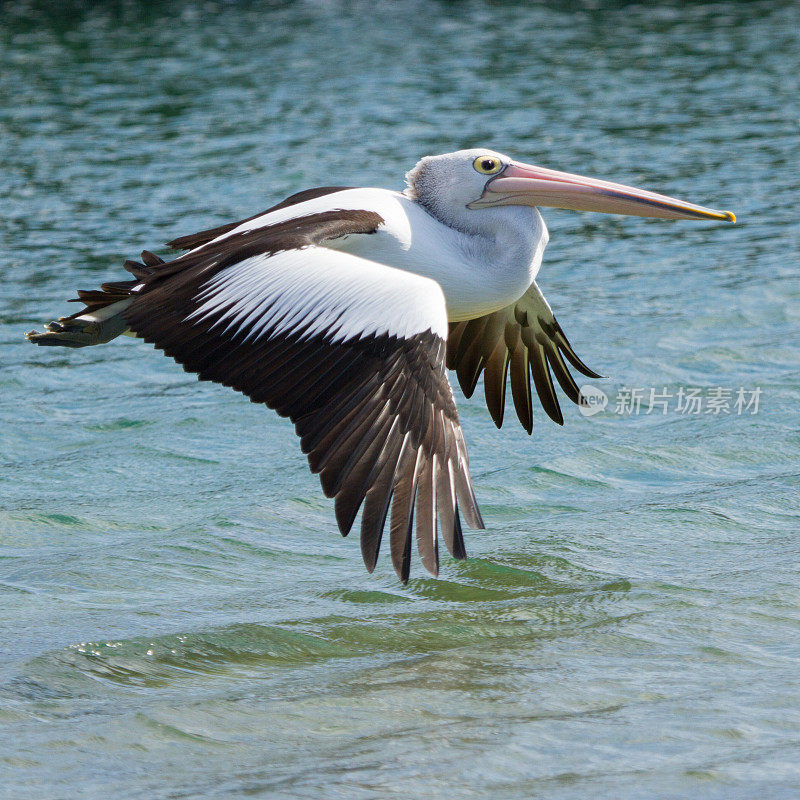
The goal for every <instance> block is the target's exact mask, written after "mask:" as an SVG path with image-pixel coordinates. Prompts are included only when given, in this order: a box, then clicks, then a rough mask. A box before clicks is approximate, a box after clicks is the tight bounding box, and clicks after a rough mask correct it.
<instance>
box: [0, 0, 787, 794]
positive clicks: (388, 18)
mask: <svg viewBox="0 0 800 800" xmlns="http://www.w3.org/2000/svg"><path fill="white" fill-rule="evenodd" d="M572 5H573V4H568V3H563V4H549V8H548V7H545V6H540V5H533V4H527V3H495V4H492V5H484V4H481V3H477V2H475V3H432V2H431V3H423V2H420V3H411V2H398V3H392V4H388V3H387V4H382V5H379V6H377V7H375V8H373V6H372V4H364V5H358V4H339V3H336V2H320V3H300V4H295V5H282V4H277V3H275V4H255V3H253V4H252V5H243V4H236V3H214V2H211V3H203V4H197V5H192V4H188V3H181V4H166V3H165V4H163V5H157V4H147V5H145V4H142V6H141V7H140V6H138V5H136V4H132V3H131V4H116V3H114V4H111V3H109V4H104V3H101V4H90V3H86V4H84V5H78V4H76V5H75V9H76V10H73V11H72V12H70V14H66V13H65V12H64V11H63V10H61V9H60V8H59V6H57V5H55V4H53V5H52V6H51V7H50V6H42V5H41V4H35V3H34V4H24V5H22V4H15V3H7V4H4V6H3V10H2V11H0V198H2V199H1V200H0V207H1V208H2V213H1V214H0V270H2V273H1V274H2V280H0V343H2V357H0V426H2V427H1V429H0V430H1V433H2V437H1V440H0V446H1V447H2V451H1V452H2V463H3V466H2V473H1V474H0V492H1V493H2V503H1V504H0V505H1V506H2V509H1V510H0V637H1V641H2V647H0V775H2V779H1V780H0V796H2V797H13V798H15V799H16V798H36V800H50V798H53V799H54V800H55V798H66V797H81V798H108V797H114V798H182V797H191V798H222V797H226V798H227V797H239V796H255V797H265V798H298V797H318V798H389V797H403V798H418V797H425V798H431V799H434V798H448V799H449V798H453V797H458V798H486V797H492V798H498V799H499V800H505V799H508V800H518V799H519V798H528V797H536V798H615V799H618V798H630V799H631V800H634V799H635V800H639V799H640V798H720V799H722V798H726V800H727V799H728V798H743V799H744V798H752V797H756V796H761V797H768V798H770V799H771V800H773V799H774V798H796V797H798V796H800V708H799V707H798V698H800V644H798V642H799V641H800V580H799V575H798V573H799V572H800V570H799V569H798V565H799V564H800V511H798V499H800V430H798V402H799V401H800V377H798V365H799V364H800V305H799V304H798V301H800V278H799V277H798V276H799V275H800V268H799V266H798V255H800V241H799V237H798V223H797V208H798V194H797V185H798V164H799V163H800V99H799V98H800V7H799V6H798V5H797V4H795V3H777V2H775V3H757V2H753V3H725V2H721V3H714V4H709V5H700V4H686V5H685V6H684V4H677V3H675V4H669V3H668V4H659V6H658V8H657V9H654V8H647V7H646V6H643V5H635V4H631V5H623V6H616V5H611V4H606V3H595V4H592V5H591V6H590V5H589V4H587V5H586V7H584V8H582V9H580V10H575V9H573V8H572ZM477 144H486V145H490V146H492V147H494V148H496V149H499V150H502V151H506V152H508V153H511V154H513V155H514V156H516V157H518V158H521V159H523V160H528V161H533V162H538V163H541V164H545V165H548V166H552V167H555V168H559V169H566V170H569V171H577V172H582V173H585V174H591V175H596V176H600V177H607V178H610V179H615V180H621V181H624V182H628V183H634V184H638V185H642V186H647V187H649V188H653V189H656V190H661V191H665V192H667V193H669V194H674V195H678V196H681V197H685V198H686V199H688V200H693V201H696V202H700V203H704V204H708V205H713V206H716V207H718V208H731V209H734V210H735V211H736V212H737V214H738V216H739V219H740V223H739V224H738V225H736V226H723V225H718V224H710V223H709V224H706V223H685V224H679V223H668V222H662V221H647V220H637V219H630V218H621V217H602V216H598V215H590V214H576V213H572V212H566V211H556V210H549V211H547V212H546V213H545V216H546V219H547V222H548V224H549V227H550V229H551V235H552V239H551V244H550V246H549V248H548V250H547V253H546V257H545V264H544V267H543V269H542V272H541V274H540V284H541V286H542V287H543V289H544V291H545V293H546V294H547V296H548V298H549V299H550V301H551V303H552V304H553V306H554V308H555V310H556V313H557V315H558V317H559V319H560V321H561V323H562V325H563V326H564V328H565V330H566V331H567V334H568V335H569V336H570V338H571V340H572V342H573V344H574V345H575V347H576V349H577V350H578V352H579V354H580V355H581V356H582V357H583V358H584V359H585V360H586V361H587V362H588V363H589V364H590V365H591V366H593V367H595V368H596V369H597V370H598V371H600V372H602V373H603V374H604V375H607V376H609V378H608V379H606V380H605V381H598V382H595V385H597V386H598V387H602V388H603V389H604V390H605V391H607V392H608V393H609V394H610V395H611V396H612V401H611V404H610V405H609V407H608V408H607V410H606V411H605V412H604V413H602V414H600V415H598V416H596V417H592V418H584V417H583V416H581V415H580V414H579V413H578V411H577V410H576V409H575V408H574V407H570V408H568V409H565V410H566V417H567V420H566V424H565V426H564V427H563V428H558V427H557V426H556V425H554V424H552V423H551V422H550V421H549V420H548V419H547V418H546V417H545V415H544V413H543V412H541V410H540V409H539V408H538V407H537V416H536V421H535V429H534V435H533V437H532V438H529V437H527V436H526V435H525V434H524V433H523V431H522V430H521V428H519V427H518V426H516V425H515V424H508V423H507V425H506V427H505V428H504V429H503V430H502V431H500V432H498V431H496V430H495V428H494V426H493V424H492V422H491V420H490V417H489V414H488V412H487V411H486V409H485V407H484V406H483V403H482V399H481V393H480V391H479V392H478V393H476V396H475V397H474V398H472V399H471V400H469V401H467V400H465V399H464V398H463V397H462V396H461V395H460V393H458V392H457V399H458V403H459V408H460V410H461V415H462V421H463V425H464V428H465V431H466V436H467V441H468V444H469V447H470V454H471V459H472V465H473V475H474V479H475V483H476V487H477V492H478V497H479V499H480V501H481V504H482V509H483V512H484V516H485V518H486V521H487V527H488V530H487V531H486V532H472V533H471V535H470V536H469V539H468V547H469V550H470V554H471V558H470V560H469V561H467V562H463V563H461V562H459V563H455V562H453V561H451V560H449V559H448V560H445V561H444V564H443V569H442V577H441V578H440V579H439V580H434V579H432V578H429V577H426V576H425V575H424V573H423V572H422V570H421V566H420V565H419V563H418V562H416V563H415V565H414V571H413V573H412V580H411V582H410V583H409V584H408V586H407V587H402V586H401V585H400V584H399V583H398V582H397V580H396V578H395V576H394V573H393V570H392V569H391V566H390V564H389V562H388V559H387V558H386V556H385V555H384V556H382V558H381V561H380V562H379V566H378V569H377V570H376V573H375V574H374V575H373V576H368V575H366V574H365V572H364V569H363V566H362V563H361V558H360V553H359V549H358V545H357V542H355V541H353V540H348V539H345V540H343V539H341V538H340V537H339V536H338V534H337V533H336V532H335V524H334V519H333V508H332V505H331V503H330V502H329V501H327V500H325V499H324V498H323V497H322V495H321V492H320V490H319V487H318V483H317V480H316V478H314V477H312V476H311V475H310V474H309V473H308V471H307V469H306V464H305V459H304V458H303V457H302V456H301V455H300V453H299V449H298V447H297V443H296V441H295V438H294V434H293V431H292V428H291V425H290V424H289V423H288V422H287V421H286V420H279V419H278V418H276V417H275V416H274V415H273V414H271V413H269V412H267V411H266V410H265V409H263V408H260V407H257V406H255V405H252V404H250V403H248V402H246V400H244V399H243V398H242V397H240V396H238V395H235V394H233V393H231V392H229V391H227V390H224V389H222V388H221V387H216V386H213V385H200V384H198V383H197V382H196V381H195V380H194V379H193V378H192V377H191V376H189V375H186V374H185V373H183V372H182V371H181V369H180V368H178V367H177V366H176V365H175V364H174V363H172V362H170V361H168V360H167V359H165V358H163V357H162V356H161V355H159V354H157V353H156V352H155V351H153V350H152V349H151V348H150V347H149V346H145V345H143V344H142V343H140V342H136V341H134V340H130V339H124V340H120V341H117V342H114V343H112V344H110V345H107V346H104V347H98V348H92V349H87V350H83V351H74V352H73V351H55V350H45V349H41V348H39V349H37V348H33V347H31V346H30V345H28V344H27V343H26V342H25V341H24V340H23V334H24V333H25V332H26V331H27V330H30V329H31V328H32V327H34V326H38V325H39V324H40V323H42V322H44V321H46V320H49V319H51V318H53V317H54V316H57V315H59V314H62V313H64V311H65V309H66V308H67V307H66V306H65V305H64V302H63V301H64V300H65V299H66V298H68V297H71V296H73V295H74V291H75V289H76V288H79V287H80V288H91V287H94V286H95V285H96V284H97V283H98V282H100V281H103V280H109V279H116V278H121V277H123V273H122V271H121V267H120V265H121V263H122V261H123V260H124V259H125V258H129V257H132V256H135V255H136V254H137V253H138V252H139V251H140V250H141V249H142V248H143V247H147V248H151V249H158V248H159V245H160V243H162V242H164V241H167V240H168V239H170V238H173V237H175V236H178V235H181V234H184V233H187V232H191V231H194V230H197V229H199V228H202V227H208V226H210V225H214V224H218V223H221V222H223V221H227V220H229V219H235V218H240V217H242V216H248V215H250V214H252V213H254V212H255V211H257V210H259V209H260V208H264V207H266V206H268V205H270V204H272V203H273V202H275V201H277V200H278V199H280V198H282V197H284V196H285V195H287V194H289V193H291V192H293V191H296V190H298V189H301V188H305V187H308V186H316V185H321V184H329V183H345V184H354V185H382V186H389V187H398V186H399V185H400V184H401V177H402V174H403V172H404V171H405V170H406V169H407V168H408V167H409V166H410V165H412V164H413V163H414V162H415V160H416V159H417V158H418V157H419V156H420V155H423V154H426V153H431V152H441V151H445V150H451V149H455V148H458V147H462V146H474V145H477ZM161 252H163V250H162V251H161ZM625 386H627V387H655V388H656V389H657V390H658V391H661V390H662V389H663V388H664V387H666V388H667V389H668V391H669V392H671V393H677V392H678V390H679V389H680V387H699V388H701V389H702V390H703V392H707V391H709V390H710V389H712V388H713V387H722V388H728V389H731V390H733V391H735V390H736V389H737V388H739V387H744V388H745V389H746V390H748V391H752V390H755V389H756V387H759V388H760V389H761V390H762V394H761V396H760V405H759V409H758V413H757V414H755V415H753V414H750V413H749V412H748V413H746V414H741V415H740V414H735V413H722V414H719V415H714V414H680V413H677V411H675V410H672V409H670V410H669V411H668V413H666V414H662V413H660V412H659V413H651V414H646V413H644V412H643V413H640V414H634V415H622V414H617V413H614V409H613V405H614V399H613V398H614V397H616V396H617V395H618V393H619V392H620V391H621V389H622V387H625ZM509 422H510V421H509Z"/></svg>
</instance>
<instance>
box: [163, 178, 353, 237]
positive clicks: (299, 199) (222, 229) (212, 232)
mask: <svg viewBox="0 0 800 800" xmlns="http://www.w3.org/2000/svg"><path fill="white" fill-rule="evenodd" d="M350 188H352V187H350V186H319V187H317V188H316V189H304V190H303V191H302V192H297V193H296V194H293V195H290V196H289V197H287V198H286V199H285V200H282V201H281V202H280V203H278V204H277V205H274V206H272V207H271V208H268V209H266V210H265V211H259V212H258V214H253V216H252V217H247V218H246V219H240V220H238V221H237V222H228V223H226V224H225V225H220V226H219V227H217V228H209V229H208V230H205V231H198V232H197V233H190V234H187V235H186V236H179V237H178V238H177V239H173V240H172V241H171V242H167V247H171V248H172V249H173V250H192V249H194V248H195V247H199V246H200V245H202V244H207V243H208V242H210V241H211V240H212V239H216V238H217V237H218V236H224V235H225V234H226V233H230V231H232V230H234V228H238V227H239V226H240V225H241V224H242V223H244V222H250V220H251V219H255V218H256V217H260V216H262V215H263V214H269V213H270V212H271V211H279V210H280V209H282V208H288V207H289V206H295V205H297V204H298V203H305V202H306V201H307V200H316V199H317V198H318V197H324V196H325V195H326V194H334V193H335V192H342V191H344V190H345V189H350Z"/></svg>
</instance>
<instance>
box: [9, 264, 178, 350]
mask: <svg viewBox="0 0 800 800" xmlns="http://www.w3.org/2000/svg"><path fill="white" fill-rule="evenodd" d="M163 263H164V259H163V258H161V257H160V256H157V255H156V254H155V253H151V252H150V251H149V250H142V263H139V262H138V261H126V262H125V268H126V269H127V270H128V272H130V273H131V274H132V275H133V276H134V280H132V281H112V282H110V283H104V284H102V285H101V286H100V288H99V289H91V290H84V289H79V290H78V296H77V297H74V298H72V300H70V301H69V302H70V303H83V306H84V307H83V308H82V309H81V310H80V311H76V312H75V313H74V314H70V316H68V317H59V318H58V319H57V320H55V321H54V322H49V323H47V325H45V326H44V327H45V331H44V333H42V332H39V331H30V332H29V333H27V334H25V338H26V339H27V340H28V341H29V342H33V343H34V344H39V345H46V346H58V347H89V346H91V345H95V344H103V343H104V342H110V341H111V340H112V339H115V338H116V337H117V336H119V335H120V334H123V333H126V332H127V329H128V324H127V322H126V321H125V319H124V317H123V312H124V311H125V309H126V308H127V307H128V306H129V305H130V304H131V303H132V302H133V295H134V294H135V293H136V287H137V286H138V285H139V284H140V283H141V281H142V280H143V279H145V278H146V277H148V276H150V275H152V273H153V269H154V267H158V266H160V265H162V264H163Z"/></svg>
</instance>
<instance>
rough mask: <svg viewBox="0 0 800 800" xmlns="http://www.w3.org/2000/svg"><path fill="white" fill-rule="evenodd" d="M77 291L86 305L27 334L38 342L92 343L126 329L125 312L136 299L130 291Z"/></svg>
mask: <svg viewBox="0 0 800 800" xmlns="http://www.w3.org/2000/svg"><path fill="white" fill-rule="evenodd" d="M78 294H79V297H78V300H80V301H82V302H84V303H86V308H84V309H83V310H82V311H78V312H77V313H75V314H72V315H71V316H69V317H59V318H58V319H57V320H55V321H53V322H48V323H47V324H46V325H45V326H44V327H45V330H44V332H43V333H42V332H39V331H29V332H28V333H26V334H25V338H26V339H27V340H28V341H29V342H32V343H33V344H38V345H46V346H57V347H89V346H91V345H95V344H103V343H105V342H110V341H111V340H112V339H116V338H117V336H119V335H120V334H123V333H125V332H126V331H127V329H128V323H127V322H126V321H125V318H124V316H123V312H124V311H125V309H126V308H127V307H128V306H129V305H130V304H131V303H132V302H133V298H132V297H131V296H130V294H126V295H121V294H120V293H119V292H105V291H97V292H94V291H93V292H79V293H78ZM80 295H86V297H83V296H80ZM101 296H102V297H101ZM106 298H108V299H106ZM109 300H110V302H109Z"/></svg>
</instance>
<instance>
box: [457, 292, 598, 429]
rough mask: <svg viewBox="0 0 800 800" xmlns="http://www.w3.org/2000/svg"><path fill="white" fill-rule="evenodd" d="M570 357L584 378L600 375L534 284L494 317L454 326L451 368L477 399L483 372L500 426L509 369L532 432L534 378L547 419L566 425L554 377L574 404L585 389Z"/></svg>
mask: <svg viewBox="0 0 800 800" xmlns="http://www.w3.org/2000/svg"><path fill="white" fill-rule="evenodd" d="M565 359H566V361H568V362H569V363H570V364H572V366H573V367H574V368H575V369H576V370H578V371H579V372H582V373H583V374H584V375H586V376H588V377H590V378H599V377H600V375H598V374H597V373H596V372H594V371H593V370H591V369H589V367H587V366H586V364H584V363H583V361H581V360H580V358H578V356H577V355H576V353H575V351H574V350H573V349H572V345H571V344H570V343H569V340H568V339H567V337H566V336H565V335H564V331H563V330H561V326H560V325H559V324H558V321H557V320H556V318H555V316H553V310H552V309H551V308H550V305H549V303H548V302H547V300H545V298H544V295H543V294H542V293H541V291H540V290H539V287H538V286H537V285H536V283H535V282H534V283H532V284H531V285H530V287H529V288H528V291H527V292H525V294H524V295H522V297H520V299H519V300H517V302H516V303H514V304H513V305H510V306H508V307H506V308H504V309H501V310H500V311H496V312H495V313H494V314H487V315H486V316H484V317H477V318H476V319H471V320H467V321H466V322H453V323H451V324H450V335H449V337H448V339H447V367H448V369H454V370H455V371H456V374H457V375H458V382H459V383H460V384H461V388H462V390H463V391H464V394H465V395H466V396H467V397H471V396H472V393H473V392H474V391H475V386H476V384H477V383H478V378H479V377H480V374H481V372H483V373H484V378H483V381H484V390H485V392H486V405H487V406H488V408H489V412H490V413H491V415H492V419H493V420H494V422H495V425H497V427H498V428H500V427H501V426H502V424H503V412H504V410H505V404H506V383H507V378H508V373H509V371H510V372H511V394H512V396H513V399H514V408H515V409H516V411H517V416H518V417H519V421H520V422H521V423H522V426H523V427H524V428H525V430H526V431H528V433H531V432H532V431H533V408H532V403H531V382H530V379H531V375H533V384H534V386H535V387H536V393H537V394H538V395H539V400H540V401H541V403H542V407H543V408H544V410H545V411H546V412H547V414H548V416H549V417H550V418H551V419H552V420H554V421H555V422H557V423H558V424H559V425H563V424H564V417H563V415H562V414H561V407H560V406H559V404H558V398H557V396H556V392H555V386H554V384H553V374H555V376H556V379H557V380H558V382H559V384H560V385H561V388H562V389H563V390H564V392H565V393H566V395H567V397H569V399H570V400H572V401H573V402H574V403H578V402H579V401H580V389H579V388H578V384H577V383H575V379H574V378H573V377H572V375H571V374H570V371H569V368H568V367H567V364H566V361H565ZM551 370H552V372H551Z"/></svg>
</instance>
